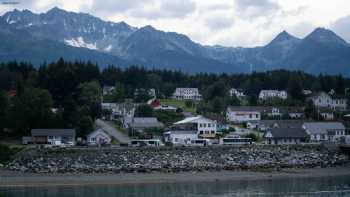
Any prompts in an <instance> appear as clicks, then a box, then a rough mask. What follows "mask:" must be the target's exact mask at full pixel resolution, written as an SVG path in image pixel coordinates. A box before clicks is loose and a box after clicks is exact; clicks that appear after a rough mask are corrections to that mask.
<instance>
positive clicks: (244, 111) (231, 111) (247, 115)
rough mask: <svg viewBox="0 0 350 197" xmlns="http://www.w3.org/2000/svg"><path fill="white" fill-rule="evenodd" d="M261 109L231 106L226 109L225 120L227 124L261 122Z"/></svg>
mask: <svg viewBox="0 0 350 197" xmlns="http://www.w3.org/2000/svg"><path fill="white" fill-rule="evenodd" d="M262 110H263V108H262V107H251V106H231V107H228V108H227V111H226V118H227V121H229V122H234V123H243V122H249V121H255V120H261V111H262Z"/></svg>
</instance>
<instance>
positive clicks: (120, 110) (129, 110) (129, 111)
mask: <svg viewBox="0 0 350 197" xmlns="http://www.w3.org/2000/svg"><path fill="white" fill-rule="evenodd" d="M101 106H102V109H103V110H109V111H111V117H109V119H112V120H116V119H118V118H120V117H124V118H125V117H130V118H132V117H134V115H135V110H136V105H135V104H133V103H102V104H101Z"/></svg>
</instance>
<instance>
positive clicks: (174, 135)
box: [164, 131, 198, 145]
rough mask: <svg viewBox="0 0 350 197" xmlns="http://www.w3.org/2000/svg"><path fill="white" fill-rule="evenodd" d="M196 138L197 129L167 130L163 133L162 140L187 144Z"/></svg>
mask: <svg viewBox="0 0 350 197" xmlns="http://www.w3.org/2000/svg"><path fill="white" fill-rule="evenodd" d="M196 139H198V134H197V131H168V132H165V133H164V141H165V142H168V143H171V144H173V145H187V144H190V143H191V140H196Z"/></svg>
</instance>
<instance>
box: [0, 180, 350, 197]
mask: <svg viewBox="0 0 350 197" xmlns="http://www.w3.org/2000/svg"><path fill="white" fill-rule="evenodd" d="M44 196H45V197H46V196H50V197H95V196H98V197H164V196H171V197H180V196H181V197H182V196H185V197H189V196H191V197H192V196H194V197H209V196H214V197H229V196H350V176H344V177H333V178H312V179H283V180H270V181H233V182H221V181H219V182H212V183H166V184H135V185H123V186H115V185H105V186H84V187H44V188H0V197H44Z"/></svg>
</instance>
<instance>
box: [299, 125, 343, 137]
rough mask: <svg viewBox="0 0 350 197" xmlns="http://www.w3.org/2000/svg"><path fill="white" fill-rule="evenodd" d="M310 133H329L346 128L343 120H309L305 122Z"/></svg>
mask: <svg viewBox="0 0 350 197" xmlns="http://www.w3.org/2000/svg"><path fill="white" fill-rule="evenodd" d="M303 127H304V129H306V130H307V131H308V132H309V133H310V134H327V133H328V131H331V130H345V126H344V125H343V123H341V122H308V123H304V124H303Z"/></svg>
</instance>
